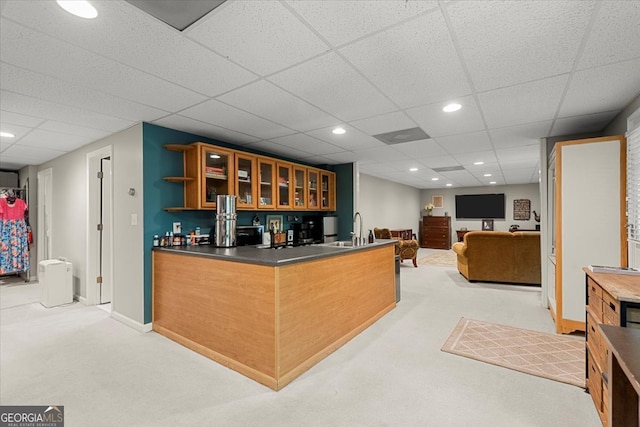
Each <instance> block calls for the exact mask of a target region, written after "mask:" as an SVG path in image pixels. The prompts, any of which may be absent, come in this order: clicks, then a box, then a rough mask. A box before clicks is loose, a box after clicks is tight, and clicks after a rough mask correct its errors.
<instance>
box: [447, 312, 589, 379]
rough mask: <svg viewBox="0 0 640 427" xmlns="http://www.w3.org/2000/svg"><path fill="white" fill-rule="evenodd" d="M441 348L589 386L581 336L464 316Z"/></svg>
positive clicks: (449, 351)
mask: <svg viewBox="0 0 640 427" xmlns="http://www.w3.org/2000/svg"><path fill="white" fill-rule="evenodd" d="M441 350H442V351H445V352H447V353H453V354H457V355H460V356H465V357H469V358H471V359H475V360H479V361H481V362H486V363H491V364H493V365H497V366H502V367H505V368H508V369H513V370H516V371H520V372H524V373H527V374H531V375H536V376H539V377H543V378H548V379H550V380H554V381H560V382H563V383H567V384H572V385H575V386H578V387H582V388H584V387H585V378H584V377H585V357H586V356H585V341H584V339H581V338H576V337H569V336H563V335H554V334H547V333H544V332H536V331H530V330H527V329H520V328H514V327H511V326H505V325H498V324H495V323H488V322H482V321H479V320H471V319H465V318H464V317H463V318H462V319H460V322H458V325H457V326H456V327H455V329H454V330H453V332H452V333H451V335H450V336H449V338H448V339H447V341H446V342H445V343H444V346H443V347H442V349H441Z"/></svg>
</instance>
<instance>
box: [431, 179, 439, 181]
mask: <svg viewBox="0 0 640 427" xmlns="http://www.w3.org/2000/svg"><path fill="white" fill-rule="evenodd" d="M431 181H440V178H431Z"/></svg>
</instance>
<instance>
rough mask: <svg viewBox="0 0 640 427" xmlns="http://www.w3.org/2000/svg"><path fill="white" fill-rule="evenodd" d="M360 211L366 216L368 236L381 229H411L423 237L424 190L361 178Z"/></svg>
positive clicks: (364, 176)
mask: <svg viewBox="0 0 640 427" xmlns="http://www.w3.org/2000/svg"><path fill="white" fill-rule="evenodd" d="M357 197H358V200H357V202H356V210H358V211H359V212H360V214H362V218H363V220H364V221H363V227H364V234H366V235H368V233H369V230H370V229H371V230H373V228H374V227H379V228H383V227H386V228H390V229H400V228H410V229H412V230H413V232H414V233H415V234H416V236H418V235H419V223H420V190H419V189H417V188H414V187H409V186H407V185H403V184H398V183H396V182H391V181H387V180H384V179H380V178H376V177H374V176H371V175H365V174H362V173H361V174H360V192H359V194H358V196H357Z"/></svg>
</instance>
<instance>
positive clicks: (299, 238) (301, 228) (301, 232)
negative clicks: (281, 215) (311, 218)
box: [291, 222, 313, 246]
mask: <svg viewBox="0 0 640 427" xmlns="http://www.w3.org/2000/svg"><path fill="white" fill-rule="evenodd" d="M291 228H292V229H293V246H301V245H309V244H311V243H313V239H312V238H311V234H310V230H309V224H308V223H306V222H303V223H294V224H291Z"/></svg>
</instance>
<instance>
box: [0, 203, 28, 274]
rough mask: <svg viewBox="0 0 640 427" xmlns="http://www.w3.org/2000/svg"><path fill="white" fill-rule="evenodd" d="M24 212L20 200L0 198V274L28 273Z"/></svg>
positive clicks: (24, 207) (24, 208)
mask: <svg viewBox="0 0 640 427" xmlns="http://www.w3.org/2000/svg"><path fill="white" fill-rule="evenodd" d="M11 200H13V203H11V202H10V201H11ZM26 210H27V204H26V203H25V201H24V200H22V199H20V198H17V197H16V198H15V199H13V198H0V274H8V273H15V272H21V271H29V242H28V233H27V222H26V220H25V216H24V214H25V211H26Z"/></svg>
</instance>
